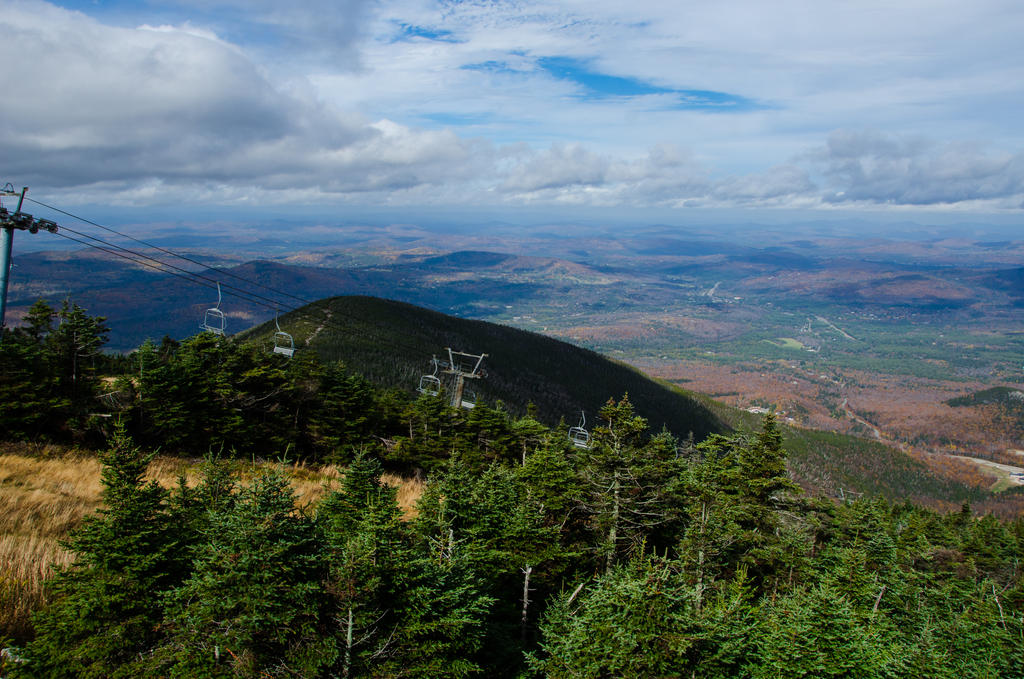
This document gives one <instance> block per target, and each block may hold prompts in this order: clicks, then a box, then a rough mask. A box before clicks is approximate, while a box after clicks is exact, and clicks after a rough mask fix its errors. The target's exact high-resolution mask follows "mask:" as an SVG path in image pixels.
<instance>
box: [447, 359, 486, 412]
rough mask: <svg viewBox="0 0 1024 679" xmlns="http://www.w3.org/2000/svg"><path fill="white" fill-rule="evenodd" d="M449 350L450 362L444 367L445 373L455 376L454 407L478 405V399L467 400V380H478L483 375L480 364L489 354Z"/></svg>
mask: <svg viewBox="0 0 1024 679" xmlns="http://www.w3.org/2000/svg"><path fill="white" fill-rule="evenodd" d="M446 349H447V350H448V364H447V365H445V367H444V372H445V374H448V375H454V376H455V389H454V390H452V408H472V407H474V406H475V405H476V399H475V398H473V399H472V400H466V399H464V398H463V393H464V392H465V390H466V380H467V379H471V380H478V379H480V378H481V377H483V370H481V369H480V365H481V364H482V363H483V362H484V359H485V358H487V354H467V353H464V352H461V351H452V349H451V347H446Z"/></svg>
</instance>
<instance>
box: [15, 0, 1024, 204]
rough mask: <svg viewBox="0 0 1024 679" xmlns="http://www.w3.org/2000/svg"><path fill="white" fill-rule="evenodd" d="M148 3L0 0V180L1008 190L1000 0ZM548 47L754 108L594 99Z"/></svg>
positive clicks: (402, 195) (1021, 22)
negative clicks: (106, 19)
mask: <svg viewBox="0 0 1024 679" xmlns="http://www.w3.org/2000/svg"><path fill="white" fill-rule="evenodd" d="M148 7H149V6H148V5H146V4H140V5H139V8H138V9H137V10H135V12H136V13H135V14H132V13H131V11H130V10H126V11H127V12H128V18H124V17H122V18H121V21H120V22H119V23H118V25H112V24H109V23H103V21H101V20H100V19H97V18H95V17H93V16H89V15H87V14H83V13H80V12H72V11H67V10H64V9H61V8H59V7H56V6H54V5H51V4H47V3H45V2H42V0H12V1H11V2H8V3H7V4H6V6H5V10H4V12H3V13H2V14H0V30H2V31H3V35H4V41H3V42H0V59H2V60H3V63H5V64H6V65H7V66H8V68H6V69H5V70H4V71H2V72H0V86H2V87H3V90H4V92H5V97H4V98H3V99H2V100H0V154H2V156H0V157H3V158H4V171H5V173H7V174H6V176H4V177H2V178H0V179H2V180H3V181H11V180H12V181H15V182H17V183H19V184H30V185H32V186H33V187H38V188H46V187H49V188H50V189H53V190H62V191H66V192H68V195H70V193H71V192H77V193H78V194H83V193H88V192H89V191H94V192H96V193H98V194H100V195H103V196H106V197H107V199H109V200H111V201H130V202H133V203H136V204H145V203H146V202H147V201H152V202H158V201H160V200H161V196H169V195H191V196H196V197H198V198H197V199H201V200H204V201H208V202H211V203H217V202H220V203H224V204H234V203H238V202H245V201H249V200H255V199H256V198H257V197H258V196H269V198H268V199H269V200H270V201H272V202H282V203H283V202H288V201H289V200H290V201H296V202H297V201H321V202H331V201H335V202H357V201H365V202H371V201H372V202H374V203H377V204H393V203H403V202H404V203H406V204H414V203H417V202H423V203H433V204H441V203H443V202H445V201H448V202H450V203H451V204H453V205H455V204H467V203H469V204H471V203H487V202H490V203H499V204H505V205H516V204H537V203H541V204H543V203H545V202H550V203H555V204H585V205H601V206H604V205H619V206H634V205H635V206H669V207H681V206H687V205H702V206H769V207H775V206H808V205H809V206H815V205H824V206H829V207H841V206H848V205H868V204H870V205H929V206H930V205H952V204H970V205H972V206H985V207H1013V208H1018V207H1019V206H1020V204H1021V202H1022V200H1024V183H1022V177H1024V169H1022V166H1024V158H1022V149H1024V132H1022V131H1021V129H1020V125H1019V121H1018V120H1017V111H1019V110H1020V108H1021V106H1024V85H1022V83H1024V53H1022V52H1021V50H1019V49H1017V48H1016V45H1017V41H1018V39H1019V38H1018V35H1019V32H1020V30H1019V29H1020V28H1022V27H1024V6H1021V7H1018V5H1017V3H1011V2H1009V1H1008V0H1007V1H1005V2H1004V1H998V0H979V1H978V2H975V3H971V4H970V5H966V4H963V3H954V2H952V1H951V0H939V2H938V3H936V2H931V1H930V2H927V3H925V2H924V1H923V0H914V1H912V2H904V3H898V4H897V5H893V4H892V3H887V2H882V1H881V0H867V1H865V2H858V3H847V4H844V5H835V4H829V3H812V2H810V1H809V0H784V1H783V2H781V3H770V4H766V3H762V2H755V1H754V0H726V1H725V2H722V3H710V4H709V3H703V4H700V3H670V2H664V3H632V4H630V3H621V2H611V1H610V0H587V1H586V2H584V1H583V0H562V2H558V3H553V2H539V0H519V1H517V2H514V3H505V2H500V3H499V2H485V1H482V0H481V1H474V2H446V1H444V2H433V1H432V0H379V1H377V2H370V0H344V1H343V2H341V3H336V2H331V3H328V2H326V1H325V0H315V1H305V2H298V3H293V4H292V5H286V6H285V5H280V4H279V3H276V2H270V0H256V1H255V2H249V1H247V0H246V1H243V0H220V1H219V2H215V3H207V2H199V0H178V1H177V2H172V3H165V4H164V5H162V8H163V9H166V12H164V13H161V14H159V15H152V16H151V15H149V14H147V11H151V10H147V8H148ZM132 18H135V19H137V20H135V21H134V22H132V21H131V19H132ZM432 34H433V35H435V36H436V37H437V38H439V39H436V40H435V39H430V35H432ZM542 57H573V58H576V59H579V60H581V61H580V63H586V64H588V65H589V67H590V68H591V69H592V70H593V71H595V72H597V73H602V74H606V75H609V76H613V77H620V78H627V79H633V80H635V81H638V82H643V83H648V84H650V85H652V86H656V87H661V88H667V89H669V90H674V89H697V90H709V91H715V92H724V93H728V94H731V95H735V96H737V97H743V98H746V99H749V100H751V101H755V102H757V103H758V106H756V107H751V108H750V110H747V111H745V112H736V113H719V112H713V111H709V110H679V109H674V108H672V106H671V104H672V102H673V101H674V99H676V98H674V97H673V96H669V95H664V94H653V95H648V96H636V97H629V96H623V97H604V98H590V99H588V98H587V97H586V96H582V95H583V94H585V88H583V87H580V86H579V84H578V83H577V84H574V83H572V82H568V81H566V80H564V79H559V78H557V77H554V76H553V75H552V74H551V73H549V72H547V71H545V70H544V68H542V67H541V62H540V61H539V59H540V58H542ZM481 65H483V66H481ZM982 103H983V105H980V104H982ZM837 130H838V131H837ZM851 130H861V131H859V132H852V131H851ZM996 147H998V148H1000V149H1002V150H1001V151H999V152H994V151H989V150H987V149H991V148H996Z"/></svg>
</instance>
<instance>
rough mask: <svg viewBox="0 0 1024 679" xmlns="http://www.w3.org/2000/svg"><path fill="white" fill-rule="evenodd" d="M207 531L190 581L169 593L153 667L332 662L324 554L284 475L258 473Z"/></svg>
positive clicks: (308, 668) (248, 668)
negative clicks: (166, 627) (161, 640)
mask: <svg viewBox="0 0 1024 679" xmlns="http://www.w3.org/2000/svg"><path fill="white" fill-rule="evenodd" d="M207 531H208V532H207V535H206V539H205V541H204V542H203V544H202V545H201V546H200V547H199V549H198V550H197V553H196V557H195V562H194V566H193V572H192V574H191V576H190V577H189V578H188V579H187V580H186V581H185V582H184V583H182V585H181V586H180V587H179V588H177V589H176V590H175V591H174V592H172V593H171V594H170V595H169V596H168V597H167V605H168V607H169V611H168V615H167V618H168V623H169V634H168V640H167V641H166V642H165V643H164V644H163V646H162V647H161V648H160V649H159V650H158V651H157V653H156V656H155V658H154V661H153V662H154V667H153V668H151V670H150V671H151V672H152V673H154V674H159V673H166V674H168V675H170V676H178V677H191V676H243V677H265V676H294V674H295V673H300V676H316V674H317V673H318V672H320V671H321V669H322V668H324V667H326V666H329V665H330V664H331V663H332V661H333V658H334V650H333V644H331V643H330V641H331V640H330V637H329V635H327V634H325V629H326V626H327V625H328V621H329V615H328V611H327V610H326V608H325V607H326V603H327V597H326V593H325V590H324V583H325V580H326V568H325V565H324V564H325V562H324V558H323V553H322V550H321V546H320V543H319V541H318V540H317V538H316V532H315V529H314V525H313V522H312V521H311V520H310V519H309V518H308V517H305V516H303V515H302V514H301V513H298V512H297V511H296V508H295V502H294V496H293V493H292V491H291V488H290V487H289V485H288V481H287V479H285V477H284V476H283V475H282V474H280V473H278V472H271V473H268V474H265V475H263V476H260V477H257V478H256V479H255V480H254V481H253V482H252V484H251V485H250V486H248V487H246V488H244V489H242V490H241V491H240V493H239V496H238V498H237V500H236V501H235V502H233V503H232V504H231V506H230V507H228V508H226V509H225V510H222V511H217V512H214V513H213V514H212V515H211V516H210V523H209V528H208V529H207Z"/></svg>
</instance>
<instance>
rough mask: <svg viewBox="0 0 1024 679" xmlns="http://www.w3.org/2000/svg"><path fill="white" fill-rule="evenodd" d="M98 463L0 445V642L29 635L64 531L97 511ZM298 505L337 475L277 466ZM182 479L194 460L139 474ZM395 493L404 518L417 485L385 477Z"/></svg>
mask: <svg viewBox="0 0 1024 679" xmlns="http://www.w3.org/2000/svg"><path fill="white" fill-rule="evenodd" d="M269 466H271V465H269V464H262V463H258V464H255V465H253V464H251V463H238V464H237V466H236V468H235V470H234V471H235V476H236V478H237V479H238V480H239V482H240V483H246V482H248V481H249V480H251V479H252V477H253V476H255V475H256V474H258V473H260V472H261V471H263V470H265V469H267V468H268V467H269ZM100 470H101V464H100V462H99V460H98V459H96V456H95V455H94V454H93V455H87V454H83V453H80V452H77V451H73V450H71V451H69V450H64V449H60V448H56V447H49V446H32V445H24V444H19V445H16V444H0V637H2V636H4V635H5V634H6V635H10V636H12V637H15V638H24V637H25V636H26V635H28V634H30V631H31V630H30V623H29V613H30V612H31V611H32V610H35V609H38V608H39V607H40V606H42V605H43V604H44V603H45V590H44V583H45V581H46V579H47V578H48V577H49V576H50V575H51V573H52V572H53V567H58V568H61V567H64V566H67V565H68V564H69V563H71V561H72V555H71V553H69V552H68V551H67V550H65V549H63V548H62V547H61V546H60V541H61V540H63V539H65V538H66V537H67V535H68V533H69V531H71V530H73V529H74V528H75V527H77V526H78V525H80V524H81V522H82V519H84V518H85V517H87V516H89V515H91V514H93V513H94V512H95V511H96V510H97V509H99V508H100V505H101V500H100V491H101V490H102V486H101V484H100ZM285 471H286V472H287V473H288V475H289V477H290V478H291V482H292V487H293V488H294V489H295V492H296V496H297V500H298V504H299V505H300V506H305V507H309V506H312V505H315V504H316V503H317V501H319V500H320V498H321V497H323V496H324V495H325V494H326V493H327V492H329V491H330V490H332V489H333V488H335V487H337V484H338V481H339V480H340V479H341V478H342V476H343V475H344V470H343V469H341V468H338V467H335V466H327V467H320V468H313V467H307V466H305V465H291V466H288V467H286V468H285ZM182 476H184V477H185V479H186V482H187V483H189V484H190V485H191V484H194V483H195V482H196V479H197V478H198V476H199V463H198V461H190V460H183V459H180V458H171V457H157V458H155V459H154V460H153V461H152V462H151V463H150V466H149V470H148V472H147V477H148V478H150V479H152V480H155V481H157V482H158V483H159V484H160V485H162V486H164V487H167V488H170V487H172V486H175V485H177V483H178V479H179V478H180V477H182ZM383 480H384V482H385V483H387V484H389V485H392V486H395V487H397V488H398V503H399V506H400V507H401V508H402V510H403V512H405V515H406V516H407V517H411V516H413V515H414V512H415V504H416V501H417V500H418V499H419V497H420V495H422V494H423V482H422V481H419V480H406V479H402V478H401V477H398V476H395V475H393V474H385V475H384V477H383Z"/></svg>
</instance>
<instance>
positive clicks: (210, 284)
mask: <svg viewBox="0 0 1024 679" xmlns="http://www.w3.org/2000/svg"><path fill="white" fill-rule="evenodd" d="M25 199H26V200H31V201H32V202H33V203H35V204H36V205H39V206H41V207H44V208H47V209H49V210H53V211H55V212H59V213H60V214H62V215H65V216H68V217H71V218H72V219H77V220H78V221H80V222H83V223H85V224H89V225H91V226H95V227H97V228H99V229H103V230H104V231H107V232H110V233H113V234H116V235H118V236H121V237H123V238H127V239H129V240H131V241H134V242H136V243H139V244H141V245H145V246H146V247H149V248H152V249H154V250H158V251H160V252H163V253H166V254H168V255H170V256H172V257H177V258H178V259H182V260H184V261H186V262H189V263H191V264H195V265H196V266H200V267H202V268H203V269H206V270H208V271H211V272H215V273H217V274H218V275H220V274H223V275H226V276H229V277H231V278H234V279H236V280H239V281H242V282H245V283H248V284H250V285H255V286H257V287H260V288H263V289H265V290H269V291H271V292H273V293H274V294H277V295H280V296H281V297H289V298H291V299H294V300H298V301H300V302H302V303H303V304H304V305H310V306H314V307H315V305H317V304H320V303H321V302H323V300H310V299H306V298H304V297H300V296H298V295H293V294H291V293H289V292H286V291H283V290H278V289H276V288H273V287H271V286H268V285H265V284H263V283H260V282H258V281H254V280H252V279H249V278H246V277H244V276H239V275H238V274H235V273H233V272H231V271H229V270H227V269H217V268H214V267H211V266H209V265H208V264H204V263H202V262H200V261H198V260H196V259H193V258H191V257H188V256H186V255H182V254H179V253H177V252H174V251H172V250H169V249H167V248H163V247H160V246H159V245H154V244H152V243H148V242H146V241H144V240H141V239H139V238H135V237H134V236H131V235H129V234H126V233H123V232H121V231H117V230H115V229H112V228H110V227H108V226H104V225H103V224H99V223H97V222H95V221H92V220H91V219H86V218H85V217H81V216H79V215H76V214H74V213H71V212H68V211H67V210H62V209H61V208H58V207H56V206H53V205H49V204H47V203H43V202H42V201H38V200H34V199H32V198H28V197H27V196H26V198H25ZM61 228H62V229H65V230H67V231H71V232H72V233H77V234H78V235H81V236H84V237H86V238H91V239H93V240H96V241H97V242H100V243H103V244H104V245H107V246H109V247H114V248H119V249H123V250H125V251H126V252H132V253H133V254H135V255H137V256H140V257H144V258H146V259H149V260H151V261H154V262H157V263H159V264H161V265H163V266H167V267H169V268H172V269H176V270H177V271H180V272H183V273H185V274H187V275H190V276H196V277H197V278H201V279H203V280H205V281H207V283H204V285H206V286H207V287H211V288H215V287H216V283H217V281H216V280H215V279H211V278H208V277H205V276H202V275H201V274H198V273H196V272H192V271H188V270H187V269H182V268H180V267H176V266H174V265H173V264H168V263H166V262H164V261H162V260H159V259H156V258H154V257H150V256H149V255H145V254H143V253H139V252H135V251H132V250H129V249H128V248H124V247H122V246H120V245H116V244H114V243H110V242H108V241H105V240H103V239H100V238H96V237H95V236H89V235H87V234H84V233H81V232H78V231H74V230H73V229H71V228H69V227H64V226H62V227H61ZM151 268H155V267H151ZM167 273H170V272H167ZM223 287H224V288H225V289H228V290H234V291H235V292H238V293H241V294H242V295H248V296H249V297H254V298H258V299H263V300H267V299H268V298H266V297H263V296H260V295H256V294H254V293H248V292H245V291H242V290H240V289H239V288H237V287H234V286H231V285H227V284H223ZM243 299H245V297H243ZM246 301H250V300H246ZM271 301H274V300H271ZM254 303H255V302H254ZM275 304H277V305H279V306H276V307H270V308H276V309H278V310H280V308H281V307H285V308H286V310H287V311H295V310H296V308H295V307H291V308H288V307H287V305H285V304H282V303H281V302H279V301H275ZM260 306H266V305H265V304H261V305H260ZM324 309H325V310H326V305H324ZM332 313H338V314H339V315H341V316H345V317H347V318H349V319H352V320H356V321H360V322H362V321H363V319H361V318H358V317H356V316H352V315H350V314H345V313H344V312H335V311H333V310H332ZM307 318H309V316H307ZM310 320H313V319H310ZM315 320H316V321H317V322H320V319H315ZM331 325H333V324H331ZM334 327H335V329H337V330H344V329H345V328H343V327H341V326H334ZM390 343H391V344H392V345H393V346H395V347H401V348H404V349H412V350H414V351H419V349H415V348H413V347H411V346H410V345H407V344H404V343H400V342H396V341H394V340H392V341H391V342H390Z"/></svg>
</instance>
